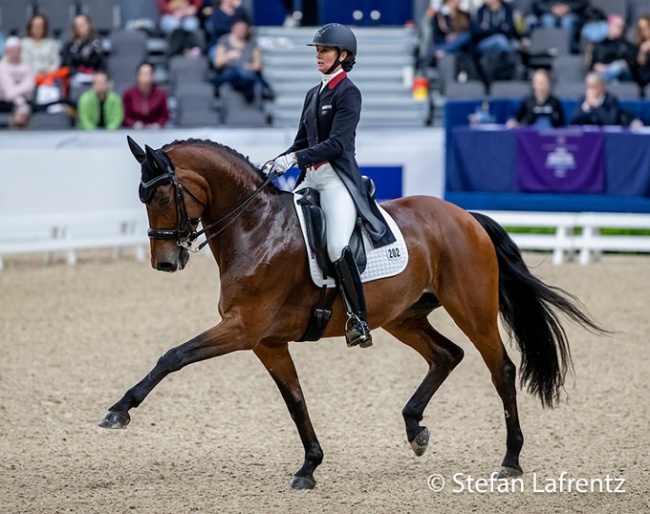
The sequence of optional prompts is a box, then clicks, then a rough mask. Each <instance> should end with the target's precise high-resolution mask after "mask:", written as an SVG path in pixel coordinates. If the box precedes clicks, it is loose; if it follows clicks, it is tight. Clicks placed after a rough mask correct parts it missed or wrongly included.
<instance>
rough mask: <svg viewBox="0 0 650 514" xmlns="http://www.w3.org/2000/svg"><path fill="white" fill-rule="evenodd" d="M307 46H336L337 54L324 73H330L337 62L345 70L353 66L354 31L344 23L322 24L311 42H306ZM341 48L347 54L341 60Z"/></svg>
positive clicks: (354, 49) (354, 53) (355, 45)
mask: <svg viewBox="0 0 650 514" xmlns="http://www.w3.org/2000/svg"><path fill="white" fill-rule="evenodd" d="M307 46H333V47H335V48H338V51H339V55H338V57H337V58H336V61H334V64H333V65H332V67H331V68H330V69H329V70H327V73H326V75H329V74H330V73H332V71H334V70H335V69H336V68H337V67H338V66H339V64H340V65H341V66H342V67H343V69H344V70H345V71H346V72H347V71H350V70H351V69H352V67H353V66H354V63H355V56H356V55H357V38H356V37H355V36H354V32H352V31H351V30H350V29H349V28H348V27H346V26H345V25H341V24H340V23H328V24H327V25H323V26H322V27H321V28H320V29H318V32H316V35H315V36H314V39H313V40H312V42H311V43H307ZM343 50H345V51H347V53H348V56H347V57H346V58H345V59H343V61H341V60H340V57H341V52H343Z"/></svg>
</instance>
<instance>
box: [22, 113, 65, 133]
mask: <svg viewBox="0 0 650 514" xmlns="http://www.w3.org/2000/svg"><path fill="white" fill-rule="evenodd" d="M71 128H72V120H71V118H70V116H68V115H67V114H65V113H63V112H58V113H52V114H51V113H47V112H35V113H34V114H32V116H31V118H30V119H29V129H30V130H66V129H71Z"/></svg>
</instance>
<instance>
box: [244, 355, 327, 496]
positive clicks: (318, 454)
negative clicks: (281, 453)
mask: <svg viewBox="0 0 650 514" xmlns="http://www.w3.org/2000/svg"><path fill="white" fill-rule="evenodd" d="M253 351H254V352H255V355H257V357H258V358H259V359H260V361H262V364H264V366H265V367H266V369H267V370H268V372H269V373H270V375H271V377H272V378H273V380H275V383H276V384H277V386H278V389H280V393H281V394H282V397H283V398H284V401H285V403H286V404H287V408H288V409H289V413H290V414H291V417H292V418H293V421H294V422H295V424H296V428H297V429H298V433H299V434H300V439H301V440H302V444H303V446H304V448H305V461H304V463H303V465H302V467H301V468H300V469H299V470H298V472H297V473H296V474H295V475H294V476H293V478H292V479H291V482H290V486H291V487H292V488H293V489H313V488H314V486H315V485H316V480H315V479H314V471H315V469H316V468H317V467H318V465H319V464H320V463H321V462H322V461H323V450H322V449H321V447H320V444H319V443H318V439H317V438H316V432H314V427H313V426H312V424H311V420H310V419H309V412H307V405H306V404H305V397H304V395H303V393H302V388H301V387H300V382H299V381H298V374H297V373H296V368H295V366H294V364H293V359H292V358H291V354H290V353H289V347H288V345H287V343H284V344H281V345H279V346H272V347H271V346H265V345H264V343H262V344H259V345H257V346H256V347H255V348H253Z"/></svg>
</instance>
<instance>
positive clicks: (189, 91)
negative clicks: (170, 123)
mask: <svg viewBox="0 0 650 514" xmlns="http://www.w3.org/2000/svg"><path fill="white" fill-rule="evenodd" d="M174 95H175V97H176V101H177V109H178V119H177V123H178V126H180V127H205V126H214V125H218V124H219V119H218V116H217V113H216V111H215V110H214V109H213V108H212V105H213V101H214V88H213V87H212V85H211V84H208V83H196V82H193V83H184V84H183V87H181V88H179V89H177V90H176V91H175V93H174Z"/></svg>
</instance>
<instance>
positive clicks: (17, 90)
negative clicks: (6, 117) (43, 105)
mask: <svg viewBox="0 0 650 514" xmlns="http://www.w3.org/2000/svg"><path fill="white" fill-rule="evenodd" d="M35 87H36V86H35V83H34V72H33V71H32V70H31V68H30V67H29V66H27V64H25V63H24V62H23V61H22V58H21V48H20V39H19V38H17V37H10V38H8V39H7V41H6V42H5V46H4V58H3V59H2V61H1V62H0V112H11V113H12V117H11V122H10V123H11V126H12V127H15V128H22V127H25V126H26V125H27V123H28V121H29V115H30V114H31V112H32V109H31V106H30V101H31V99H32V97H33V96H34V89H35Z"/></svg>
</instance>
